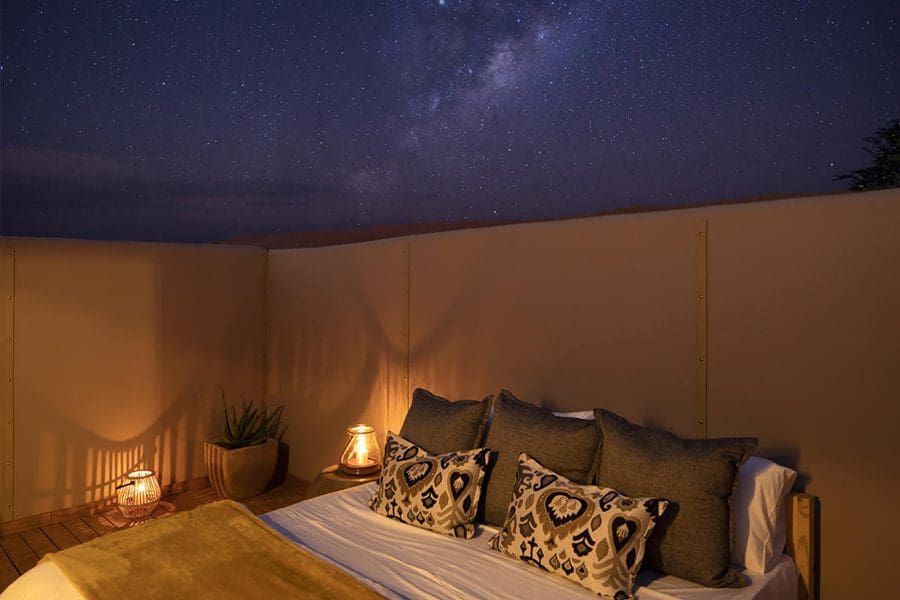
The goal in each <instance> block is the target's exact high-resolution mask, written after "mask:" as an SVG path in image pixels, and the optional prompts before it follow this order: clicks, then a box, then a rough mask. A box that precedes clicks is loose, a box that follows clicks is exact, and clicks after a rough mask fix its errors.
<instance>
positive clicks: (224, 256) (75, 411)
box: [14, 240, 265, 517]
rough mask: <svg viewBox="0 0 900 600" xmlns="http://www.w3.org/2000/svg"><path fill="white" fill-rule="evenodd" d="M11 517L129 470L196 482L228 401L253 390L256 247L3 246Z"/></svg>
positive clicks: (260, 268)
mask: <svg viewBox="0 0 900 600" xmlns="http://www.w3.org/2000/svg"><path fill="white" fill-rule="evenodd" d="M16 262H17V279H16V296H17V312H16V331H17V341H16V399H15V401H16V424H15V426H16V450H15V453H16V469H15V488H14V492H15V511H16V517H21V516H27V515H32V514H39V513H43V512H47V511H51V510H56V509H59V508H65V507H70V506H73V505H79V504H82V503H86V502H94V501H97V500H102V499H105V498H109V497H110V496H112V495H113V490H114V487H115V484H116V483H117V482H118V480H119V478H120V477H121V476H122V475H124V474H125V473H126V472H127V471H128V470H129V469H131V468H133V467H137V466H143V467H147V468H152V469H154V470H156V471H157V473H158V475H159V477H160V482H161V483H162V484H163V485H165V484H168V483H172V482H175V481H185V480H189V479H193V478H196V477H202V476H204V475H205V474H206V469H205V465H204V460H203V442H204V441H206V440H208V439H210V438H212V437H215V436H217V435H221V427H222V426H221V423H222V416H221V415H222V412H221V411H222V407H221V400H220V392H219V386H220V385H221V386H223V387H224V388H225V390H226V392H227V393H228V395H229V399H233V400H237V399H239V398H240V396H241V395H242V394H246V395H247V396H248V398H249V399H254V400H258V399H259V398H260V396H261V390H262V381H263V379H262V377H263V375H262V373H263V370H262V364H263V361H262V352H263V340H264V331H263V328H262V325H261V324H262V323H263V322H264V312H265V306H264V300H263V299H264V279H265V262H264V260H263V253H262V251H257V250H250V249H240V248H225V247H223V248H220V247H204V246H180V245H156V244H114V243H101V242H96V243H95V242H58V241H48V240H34V241H33V240H25V241H22V242H21V243H19V242H17V250H16Z"/></svg>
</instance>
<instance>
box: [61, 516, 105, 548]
mask: <svg viewBox="0 0 900 600" xmlns="http://www.w3.org/2000/svg"><path fill="white" fill-rule="evenodd" d="M63 527H65V528H66V529H68V530H69V533H71V534H72V535H74V536H75V539H77V540H78V543H79V544H82V543H84V542H87V541H90V540H92V539H94V538H95V537H97V532H96V531H94V530H93V529H91V528H90V526H89V525H88V524H87V523H85V522H84V521H83V520H81V519H72V520H71V521H65V522H64V523H63Z"/></svg>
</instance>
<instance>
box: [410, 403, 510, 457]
mask: <svg viewBox="0 0 900 600" xmlns="http://www.w3.org/2000/svg"><path fill="white" fill-rule="evenodd" d="M492 400H493V396H488V397H486V398H485V399H484V400H457V401H455V402H450V401H449V400H447V399H446V398H441V397H440V396H436V395H434V394H432V393H431V392H429V391H428V390H423V389H422V388H417V389H416V390H415V391H414V392H413V396H412V404H411V405H410V407H409V411H408V412H407V413H406V418H405V419H404V420H403V425H402V426H401V427H400V435H401V436H403V437H404V438H406V439H408V440H409V441H411V442H412V443H413V444H415V445H416V446H419V447H420V448H424V449H425V450H427V451H428V452H430V453H431V454H446V453H448V452H456V451H457V450H470V449H472V448H477V447H478V446H479V445H480V444H481V440H482V438H484V432H485V429H486V428H487V422H488V417H489V416H490V412H491V402H492Z"/></svg>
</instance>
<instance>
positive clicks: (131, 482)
mask: <svg viewBox="0 0 900 600" xmlns="http://www.w3.org/2000/svg"><path fill="white" fill-rule="evenodd" d="M125 478H126V479H127V480H128V481H126V482H125V483H123V484H122V485H120V486H118V487H116V499H117V500H118V502H119V510H120V511H122V514H123V515H125V516H126V517H128V518H129V519H141V518H143V517H147V516H149V515H150V514H151V513H152V512H153V511H154V510H156V506H157V505H158V504H159V497H160V491H159V481H157V480H156V472H155V471H150V470H149V469H141V470H138V471H132V472H130V473H129V474H128V475H126V476H125Z"/></svg>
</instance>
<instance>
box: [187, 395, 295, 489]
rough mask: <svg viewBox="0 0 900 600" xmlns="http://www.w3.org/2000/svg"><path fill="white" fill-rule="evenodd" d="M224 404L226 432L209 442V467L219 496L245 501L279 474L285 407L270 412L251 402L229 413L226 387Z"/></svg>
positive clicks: (207, 455) (232, 406)
mask: <svg viewBox="0 0 900 600" xmlns="http://www.w3.org/2000/svg"><path fill="white" fill-rule="evenodd" d="M222 405H223V408H224V411H225V428H224V432H223V433H224V435H223V437H221V438H217V439H215V440H211V441H208V442H206V444H205V448H204V456H205V458H206V469H207V471H208V473H209V480H210V481H211V482H212V484H213V487H215V489H216V492H218V493H219V496H221V497H223V498H231V499H232V500H243V499H244V498H249V497H251V496H256V495H258V494H261V493H262V492H263V491H264V490H265V489H266V487H267V486H268V485H269V482H271V481H272V477H273V475H275V468H276V465H277V464H278V454H279V453H278V448H279V439H278V437H279V429H280V428H281V413H282V411H283V410H284V406H278V407H276V408H275V409H274V410H273V411H272V412H269V411H268V408H266V407H263V408H254V407H253V402H250V403H249V404H246V403H245V404H244V407H243V409H242V410H241V411H240V412H239V411H238V410H237V409H236V408H235V406H234V405H233V404H232V405H231V411H230V412H229V410H228V409H229V406H228V404H227V402H226V401H225V390H224V389H223V390H222ZM281 433H282V434H283V433H284V431H283V430H282V431H281Z"/></svg>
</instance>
